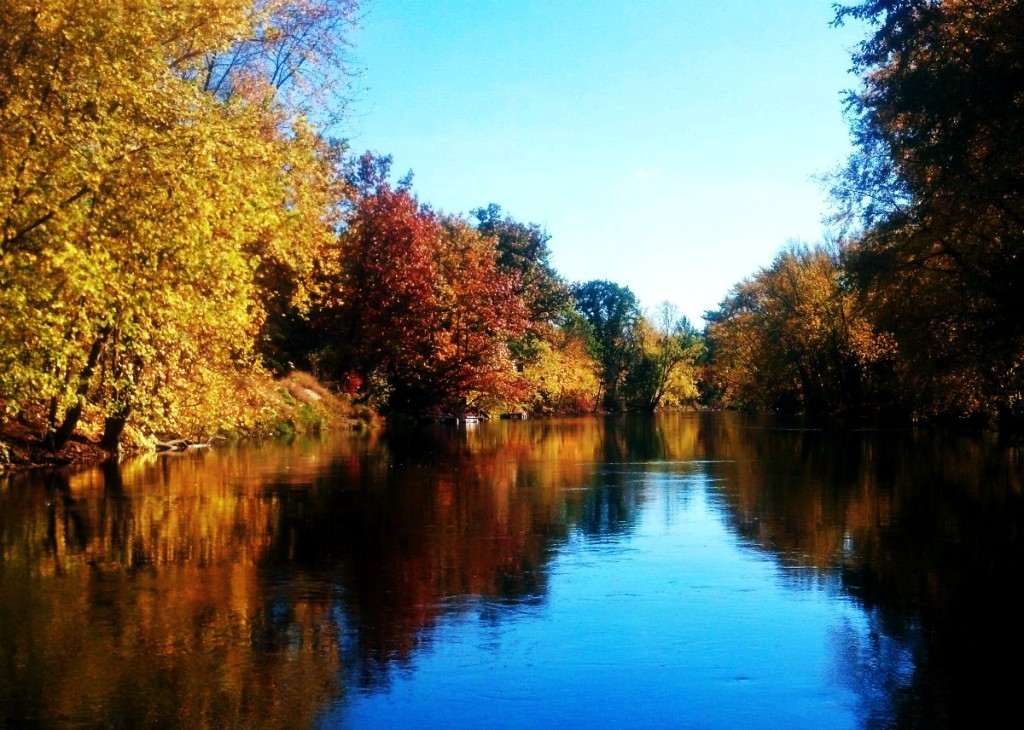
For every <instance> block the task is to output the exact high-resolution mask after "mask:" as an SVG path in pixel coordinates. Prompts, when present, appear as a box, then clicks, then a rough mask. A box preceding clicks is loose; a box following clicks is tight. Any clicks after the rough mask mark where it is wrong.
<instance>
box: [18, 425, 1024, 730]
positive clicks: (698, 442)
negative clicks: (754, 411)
mask: <svg viewBox="0 0 1024 730" xmlns="http://www.w3.org/2000/svg"><path fill="white" fill-rule="evenodd" d="M1022 481H1024V450H1022V449H1021V448H1020V447H1019V446H1012V445H1005V444H1001V443H1000V442H999V441H998V440H997V439H996V438H995V437H994V436H992V435H973V436H963V435H949V434H933V433H922V432H876V431H865V432H845V433H829V432H822V431H814V430H800V429H785V428H780V427H777V426H776V425H773V424H772V423H771V422H766V421H763V420H751V419H748V418H744V417H741V416H739V415H736V414H713V415H684V414H665V415H660V416H657V417H654V418H636V419H632V418H609V419H602V418H581V419H564V420H549V421H526V422H497V423H483V424H479V425H478V426H475V427H469V428H467V427H461V428H460V427H451V426H446V427H441V426H437V427H429V428H422V429H416V430H412V431H408V432H403V433H375V434H369V435H349V434H338V435H333V436H330V437H328V438H325V439H323V440H310V441H299V442H296V443H294V444H290V445H289V444H278V443H269V444H261V445H250V446H245V447H237V448H223V449H217V450H213V451H209V452H198V453H192V454H184V455H169V456H160V457H149V458H144V459H138V460H133V461H129V462H126V463H124V464H122V465H120V466H106V467H103V468H95V469H89V470H83V471H76V472H69V471H53V472H36V473H22V474H13V475H6V476H0V726H4V725H7V726H11V727H15V726H17V727H21V726H39V727H67V726H71V727H78V726H81V727H96V726H108V727H125V728H128V727H141V726H182V727H203V726H206V727H237V726H241V727H299V728H302V727H357V728H360V727H380V728H396V727H420V728H423V727H547V726H551V725H558V726H561V727H563V728H566V727H570V728H571V727H604V726H622V727H684V728H685V727H693V728H736V727H765V728H776V727H787V728H802V727H807V728H844V727H851V728H857V727H872V728H873V727H927V728H934V727H957V726H964V725H976V724H977V722H976V720H978V713H980V712H982V711H984V712H985V715H986V716H987V715H988V714H989V713H991V712H993V711H997V710H998V709H999V708H1015V706H1016V699H1017V698H1016V694H1017V692H1019V689H1018V687H1019V681H1018V680H1019V676H1020V671H1019V669H1017V668H1016V666H1015V662H1016V661H1017V660H1018V659H1019V657H1020V656H1021V654H1020V650H1021V649H1022V648H1024V647H1022V641H1021V634H1022V630H1021V618H1020V602H1019V599H1018V598H1017V593H1016V588H1017V584H1018V583H1019V581H1020V577H1021V568H1022V560H1021V558H1022V541H1024V533H1022V526H1024V500H1022ZM1006 661H1009V664H1008V665H1007V663H1006ZM1011 716H1013V715H1011Z"/></svg>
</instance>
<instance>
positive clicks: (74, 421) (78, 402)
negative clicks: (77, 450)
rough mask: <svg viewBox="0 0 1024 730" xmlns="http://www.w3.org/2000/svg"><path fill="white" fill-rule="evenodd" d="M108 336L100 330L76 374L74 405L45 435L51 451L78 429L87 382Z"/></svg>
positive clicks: (106, 329)
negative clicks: (61, 420)
mask: <svg viewBox="0 0 1024 730" xmlns="http://www.w3.org/2000/svg"><path fill="white" fill-rule="evenodd" d="M109 334H110V328H109V327H104V328H103V329H102V330H100V333H99V337H97V338H96V341H95V342H93V343H92V347H91V348H90V349H89V359H88V360H87V361H86V363H85V367H84V368H82V372H81V373H79V374H78V388H77V390H76V391H75V404H74V405H73V406H71V407H70V408H68V409H67V411H65V412H64V422H63V423H61V424H60V426H58V427H57V428H55V429H52V430H51V431H50V432H49V433H48V434H47V435H46V441H47V445H48V446H49V447H50V449H51V450H52V451H60V450H61V449H62V448H64V444H66V443H67V442H68V439H70V438H71V434H73V433H74V432H75V429H76V428H77V427H78V419H79V418H81V417H82V408H83V407H84V405H85V394H86V393H88V392H89V380H90V379H91V378H92V373H93V370H95V369H96V363H97V362H99V359H100V354H101V353H102V352H103V345H104V343H106V341H107V336H108V335H109Z"/></svg>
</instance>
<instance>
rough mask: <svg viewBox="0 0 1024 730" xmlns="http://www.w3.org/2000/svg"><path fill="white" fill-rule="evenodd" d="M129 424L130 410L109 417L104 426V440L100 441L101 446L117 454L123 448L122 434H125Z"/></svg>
mask: <svg viewBox="0 0 1024 730" xmlns="http://www.w3.org/2000/svg"><path fill="white" fill-rule="evenodd" d="M127 423H128V410H125V412H124V413H123V414H121V415H117V416H108V417H107V420H106V423H105V424H104V426H103V438H102V439H100V446H102V447H103V448H104V449H106V450H107V451H110V452H113V453H116V452H117V451H118V450H119V449H120V448H121V434H122V433H124V427H125V424H127Z"/></svg>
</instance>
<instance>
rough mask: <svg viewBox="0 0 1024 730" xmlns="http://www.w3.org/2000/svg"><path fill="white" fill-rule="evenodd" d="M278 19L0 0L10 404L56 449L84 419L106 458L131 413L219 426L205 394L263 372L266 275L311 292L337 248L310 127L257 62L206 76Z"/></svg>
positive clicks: (231, 11)
mask: <svg viewBox="0 0 1024 730" xmlns="http://www.w3.org/2000/svg"><path fill="white" fill-rule="evenodd" d="M274 9H275V4H265V5H263V6H260V7H254V6H253V4H252V3H251V2H244V1H242V0H219V1H218V2H206V3H194V2H186V1H182V2H173V1H172V2H166V1H164V0H160V1H159V2H158V1H157V0H136V1H134V2H122V1H121V0H100V1H99V2H96V3H91V4H89V5H88V6H85V5H81V4H77V3H62V2H56V1H43V0H40V1H38V2H29V3H23V2H13V3H12V2H9V0H0V12H2V13H3V16H4V18H5V23H6V25H5V28H4V30H3V31H2V32H0V148H2V150H3V155H2V156H0V218H2V219H3V237H2V243H0V312H2V315H3V316H2V317H0V322H2V324H0V401H2V405H3V408H4V412H5V414H6V415H8V416H10V415H12V414H14V413H18V412H21V411H23V410H24V409H26V408H31V407H38V406H43V405H45V407H46V408H47V410H48V415H49V423H50V427H51V439H52V441H53V445H54V446H55V447H58V446H60V445H61V443H62V442H63V441H64V440H66V439H67V438H68V437H69V436H70V435H71V432H72V431H73V429H74V428H75V426H76V424H77V422H78V419H79V417H80V415H81V414H82V412H83V410H85V409H87V408H93V409H95V411H96V414H97V415H98V416H102V417H105V418H106V419H107V426H108V430H107V434H106V440H107V441H108V445H111V446H114V445H116V440H117V437H118V435H119V434H120V430H121V428H123V426H124V423H125V419H126V418H127V417H128V416H129V415H130V414H134V416H133V417H134V418H135V419H136V420H137V421H138V422H139V423H140V425H143V426H145V427H146V428H147V429H149V430H154V429H160V430H170V431H173V430H175V429H176V428H177V427H179V426H180V424H181V422H182V420H181V419H182V417H183V414H185V413H187V412H189V411H190V410H191V411H193V415H194V411H195V409H196V408H199V407H202V406H205V407H206V409H208V410H207V412H206V416H207V418H206V420H208V421H210V422H211V425H221V424H218V423H216V421H217V417H216V416H217V415H221V416H223V415H224V411H223V408H222V406H223V403H219V402H210V400H211V399H210V397H209V395H210V394H211V393H215V392H222V393H229V392H230V386H229V383H230V382H231V381H232V380H233V379H234V378H236V377H237V375H238V373H239V372H240V371H244V370H246V369H251V368H254V367H256V366H257V365H258V359H257V358H256V357H255V354H254V352H253V342H254V337H255V335H256V332H257V331H258V329H259V327H260V324H261V322H262V319H263V314H264V313H263V307H262V305H261V302H262V301H263V300H264V299H265V297H263V296H262V295H261V293H260V291H259V286H260V282H261V274H262V273H263V272H265V271H267V270H268V268H270V267H271V266H274V267H276V268H278V269H280V268H284V269H285V270H287V271H289V272H291V273H292V274H293V275H294V278H296V279H297V280H300V281H301V280H303V277H306V276H309V275H311V274H312V269H313V268H314V264H315V263H316V262H317V261H318V260H319V259H320V257H321V255H322V252H323V251H325V250H326V248H327V246H328V244H329V243H330V241H331V238H332V235H333V231H334V224H335V221H334V220H333V219H332V216H331V211H332V210H333V208H332V205H333V202H334V201H335V200H336V199H337V197H338V193H339V190H338V188H337V186H336V185H335V184H334V183H333V179H334V178H333V170H332V164H331V163H332V160H331V158H330V154H329V150H328V149H326V148H325V147H324V146H323V145H322V144H321V143H320V142H319V141H318V138H317V135H316V134H315V132H314V131H313V130H312V129H310V128H309V126H308V125H306V124H305V123H304V122H303V120H302V119H301V118H300V117H298V116H296V115H295V114H294V113H292V112H291V110H289V109H288V108H286V107H284V106H282V105H281V104H280V103H279V102H278V99H279V95H278V93H277V90H276V89H275V87H274V86H273V85H272V83H271V82H270V81H269V80H268V79H267V78H266V77H265V74H264V71H263V69H262V67H261V65H260V64H256V63H254V64H251V65H249V66H245V65H241V66H240V67H239V68H238V70H237V73H235V74H234V75H233V76H232V91H231V94H230V95H227V96H225V95H217V94H214V93H211V92H210V91H209V90H206V89H204V88H203V84H202V81H201V79H202V78H203V76H202V71H203V68H204V64H205V63H207V62H208V58H209V56H210V54H215V53H218V52H226V51H229V50H230V49H231V48H233V47H235V46H237V44H239V43H242V42H244V41H245V40H246V39H248V38H251V37H252V35H253V33H255V32H256V29H257V28H259V27H260V23H265V22H266V21H265V17H266V16H265V13H267V12H271V11H273V10H274ZM303 291H304V290H303V287H302V286H297V287H295V294H296V298H297V299H301V298H302V294H303ZM197 391H199V392H200V395H199V396H198V397H197V396H196V395H195V394H196V393H197ZM214 400H216V399H214Z"/></svg>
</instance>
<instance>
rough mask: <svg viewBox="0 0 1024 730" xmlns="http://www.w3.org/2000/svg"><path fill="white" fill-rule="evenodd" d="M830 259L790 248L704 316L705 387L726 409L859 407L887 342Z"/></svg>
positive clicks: (818, 249)
mask: <svg viewBox="0 0 1024 730" xmlns="http://www.w3.org/2000/svg"><path fill="white" fill-rule="evenodd" d="M840 274H841V270H840V267H839V265H838V261H837V258H836V256H835V255H833V254H830V253H829V252H827V251H826V250H825V249H823V248H821V247H815V248H807V247H804V246H798V245H796V246H791V247H790V248H788V249H787V250H785V251H783V252H782V253H780V254H779V256H778V257H776V259H775V261H774V262H773V263H772V265H771V266H769V267H767V268H765V269H762V270H761V271H759V272H758V273H757V274H755V275H754V276H752V277H751V278H749V279H747V280H746V281H743V282H741V283H740V284H738V285H736V286H735V287H734V288H733V290H732V291H731V292H730V293H729V295H728V296H727V297H726V298H725V299H724V300H723V301H722V303H721V305H719V308H718V309H717V310H716V311H714V312H709V313H708V315H707V317H708V346H709V348H710V353H711V359H710V367H709V369H708V372H707V378H708V381H709V387H710V388H711V389H712V390H714V391H715V392H716V393H717V396H718V397H719V398H720V399H721V400H722V402H724V403H725V404H727V405H734V406H740V407H745V408H754V409H767V410H782V411H790V412H793V411H803V412H811V413H817V414H823V413H837V412H840V411H844V410H848V409H850V408H851V407H854V406H858V405H860V404H861V403H862V401H863V395H864V391H865V386H866V385H867V384H868V382H869V378H870V377H872V376H873V373H874V372H875V371H876V370H881V369H883V368H884V366H885V363H886V358H887V357H888V356H889V354H890V353H891V343H890V342H889V341H888V340H887V338H885V337H877V336H876V335H875V334H874V332H873V330H872V328H871V325H870V323H869V322H868V321H867V320H866V319H865V317H864V316H863V314H862V313H861V311H860V310H859V308H858V305H857V299H856V297H855V296H854V295H853V293H852V292H850V291H848V290H847V289H846V288H845V287H844V285H843V283H842V281H841V278H840Z"/></svg>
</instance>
